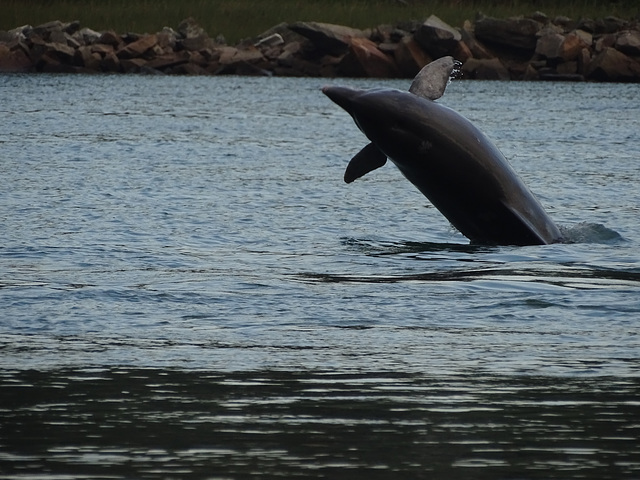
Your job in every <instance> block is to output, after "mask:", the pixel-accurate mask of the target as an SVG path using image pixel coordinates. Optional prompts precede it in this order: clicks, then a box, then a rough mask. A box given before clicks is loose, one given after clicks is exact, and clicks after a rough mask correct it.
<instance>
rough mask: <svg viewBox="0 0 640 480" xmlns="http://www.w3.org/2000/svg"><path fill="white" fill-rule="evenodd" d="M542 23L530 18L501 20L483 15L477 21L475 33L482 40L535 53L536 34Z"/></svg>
mask: <svg viewBox="0 0 640 480" xmlns="http://www.w3.org/2000/svg"><path fill="white" fill-rule="evenodd" d="M540 27H541V24H540V23H538V22H536V21H535V20H532V19H530V18H508V19H506V20H501V19H497V18H492V17H483V18H481V19H479V20H477V21H476V24H475V34H476V38H477V39H479V40H480V41H483V42H487V43H491V44H495V45H500V46H502V47H507V48H515V49H520V50H525V51H527V52H531V53H533V51H534V50H535V48H536V44H537V40H538V39H537V37H536V34H537V33H538V30H540Z"/></svg>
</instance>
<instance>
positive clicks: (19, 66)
mask: <svg viewBox="0 0 640 480" xmlns="http://www.w3.org/2000/svg"><path fill="white" fill-rule="evenodd" d="M639 23H640V22H638V20H633V21H626V20H622V19H619V18H615V17H607V18H604V19H599V20H590V19H582V20H578V21H576V20H572V19H569V18H567V17H556V18H553V19H551V18H548V17H547V16H546V15H545V14H543V13H541V12H536V13H534V14H532V15H529V16H525V17H513V18H508V19H498V18H491V17H486V16H482V15H479V16H478V18H476V19H475V21H473V22H470V21H466V22H465V23H464V25H463V26H462V27H460V28H454V27H452V26H450V25H448V24H446V23H445V22H443V21H442V20H440V19H439V18H438V17H436V16H434V15H432V16H430V17H429V18H427V19H426V20H425V21H423V22H418V21H408V22H401V23H398V24H396V25H380V26H377V27H375V28H372V29H367V30H358V29H354V28H350V27H346V26H341V25H331V24H323V23H317V22H297V23H292V24H280V25H277V26H275V27H273V28H271V29H270V30H268V31H267V32H264V33H263V34H262V35H260V36H258V37H257V38H255V39H251V40H245V41H243V42H241V43H240V44H238V45H235V46H230V45H227V44H226V42H225V41H224V39H223V38H222V37H219V38H211V37H209V35H208V34H207V32H205V31H204V30H203V29H202V28H201V27H200V25H199V24H198V23H197V22H196V21H195V20H193V19H191V18H189V19H186V20H184V21H182V22H181V23H180V25H179V26H178V28H177V29H176V30H173V29H172V28H169V27H165V28H163V29H162V31H160V32H157V33H154V34H135V33H126V34H118V33H116V32H114V31H111V30H109V31H104V32H96V31H94V30H92V29H90V28H87V27H82V26H81V25H80V23H79V22H77V21H75V22H69V23H64V22H61V21H53V22H49V23H46V24H43V25H39V26H36V27H32V26H22V27H18V28H15V29H13V30H10V31H8V32H4V31H0V72H28V73H31V72H34V73H35V72H48V73H138V74H140V73H146V74H182V75H224V74H233V75H275V76H305V77H309V76H310V77H375V78H412V77H413V76H415V74H416V73H417V72H418V71H419V70H420V68H422V67H423V66H424V65H426V64H427V63H429V62H430V61H432V60H435V59H436V58H439V57H442V56H445V55H452V56H453V57H455V58H456V59H458V60H460V61H461V62H462V78H466V79H491V80H565V81H584V80H587V81H606V82H640V24H639Z"/></svg>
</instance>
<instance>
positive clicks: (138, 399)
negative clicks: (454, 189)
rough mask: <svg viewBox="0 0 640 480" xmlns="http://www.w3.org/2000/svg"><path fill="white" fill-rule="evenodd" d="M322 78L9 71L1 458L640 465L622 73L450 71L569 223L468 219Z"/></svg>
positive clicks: (266, 473)
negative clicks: (411, 179) (419, 183)
mask: <svg viewBox="0 0 640 480" xmlns="http://www.w3.org/2000/svg"><path fill="white" fill-rule="evenodd" d="M334 83H342V84H350V85H360V86H363V87H367V86H380V85H385V86H389V87H396V88H401V89H406V88H407V87H408V83H409V82H401V81H393V82H382V81H365V80H342V81H336V82H334ZM322 84H323V82H322V81H320V80H316V79H282V78H260V79H254V78H234V77H216V78H197V77H196V78H176V77H154V76H150V77H146V76H79V75H77V76H64V75H61V76H47V75H35V76H20V75H10V76H0V114H1V115H2V118H3V122H2V124H3V127H2V129H0V239H1V242H0V476H2V478H25V477H27V478H51V479H53V478H56V479H59V478H83V477H86V478H185V477H193V478H196V477H197V478H234V479H235V478H252V477H260V478H271V477H285V478H349V479H352V478H367V479H370V478H442V479H450V478H479V479H484V478H486V479H499V478H504V479H507V478H508V479H527V478H541V479H542V478H593V479H605V478H611V479H620V478H640V446H639V445H640V443H639V442H638V438H640V335H639V334H640V248H639V247H640V224H639V223H640V222H639V221H638V218H639V214H640V188H639V186H640V168H639V162H640V90H639V89H638V88H637V86H636V85H612V84H552V83H523V82H513V83H497V82H464V81H456V82H454V83H452V84H451V85H450V86H449V88H448V90H447V93H446V94H445V96H444V97H443V98H442V99H441V100H440V102H441V103H443V104H446V105H448V106H450V107H452V108H454V109H456V110H457V111H459V112H460V113H462V114H463V115H465V116H467V117H468V118H470V119H471V120H472V121H473V122H474V123H475V124H476V125H477V126H479V127H480V128H481V129H482V130H484V131H485V132H486V133H487V134H488V136H489V137H490V138H492V139H493V140H494V141H495V143H496V144H497V145H498V147H499V148H500V149H501V150H502V152H503V153H504V154H505V156H506V157H507V158H509V159H510V161H511V163H512V164H513V166H514V168H515V169H516V170H517V171H518V172H519V173H520V174H521V176H522V177H523V178H524V180H525V182H526V183H527V184H528V185H529V186H530V187H531V189H532V190H533V191H534V192H535V193H536V194H537V195H538V196H539V198H540V199H541V201H542V203H543V204H544V205H545V207H546V208H547V210H548V211H549V213H550V214H551V216H552V217H553V218H554V219H555V220H556V221H557V222H558V223H559V225H561V227H562V229H563V231H564V232H565V234H566V235H567V237H568V238H569V239H570V240H571V243H565V244H556V245H548V246H535V247H479V246H469V245H468V242H467V240H466V239H465V238H464V237H463V236H462V235H460V234H459V233H457V232H456V231H455V230H454V229H453V228H452V227H451V226H450V225H449V224H448V222H447V221H446V220H445V219H444V217H442V215H441V214H440V213H439V212H438V211H437V210H436V209H435V208H433V207H432V206H431V205H430V204H429V202H428V200H427V199H425V198H424V197H423V196H422V195H421V194H420V193H419V192H417V191H416V190H415V189H414V188H413V187H412V186H411V184H409V183H408V182H407V181H406V180H405V179H404V178H403V177H402V176H401V175H400V174H399V172H398V171H397V170H396V169H395V167H394V166H393V165H390V164H389V165H386V166H385V167H384V168H382V169H379V170H376V171H375V172H372V173H370V174H369V175H367V176H366V177H363V178H362V179H360V180H358V181H356V182H355V183H353V184H351V185H345V184H344V183H343V181H342V175H343V172H344V168H345V166H346V163H347V162H348V160H349V159H350V158H351V157H352V156H353V155H354V154H355V153H356V152H357V151H358V150H359V149H360V148H361V147H362V146H363V145H365V144H366V139H365V138H364V137H363V136H362V134H361V133H360V132H359V131H358V129H357V127H356V126H355V125H354V124H353V122H352V120H351V118H350V117H349V116H348V115H347V114H346V113H344V112H343V111H342V110H340V109H339V108H338V107H337V106H336V105H334V104H333V103H331V102H330V101H329V100H328V99H327V98H326V97H324V96H323V95H322V94H321V93H320V91H319V88H320V87H321V86H322Z"/></svg>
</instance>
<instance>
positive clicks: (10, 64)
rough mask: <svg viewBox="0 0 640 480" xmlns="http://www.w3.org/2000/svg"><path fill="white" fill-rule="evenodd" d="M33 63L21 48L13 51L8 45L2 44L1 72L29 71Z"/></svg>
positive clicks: (0, 50) (0, 52)
mask: <svg viewBox="0 0 640 480" xmlns="http://www.w3.org/2000/svg"><path fill="white" fill-rule="evenodd" d="M32 67H33V64H32V62H31V60H30V59H29V57H28V56H27V55H26V54H25V53H24V52H23V51H22V50H21V49H16V50H14V51H12V50H11V49H10V48H9V47H8V46H7V45H2V44H0V72H27V71H29V70H31V68H32Z"/></svg>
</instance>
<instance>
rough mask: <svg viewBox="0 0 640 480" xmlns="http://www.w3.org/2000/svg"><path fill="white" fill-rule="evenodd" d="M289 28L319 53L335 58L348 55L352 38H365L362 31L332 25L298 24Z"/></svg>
mask: <svg viewBox="0 0 640 480" xmlns="http://www.w3.org/2000/svg"><path fill="white" fill-rule="evenodd" d="M289 28H290V29H291V30H293V31H294V32H296V33H297V34H299V35H302V36H303V37H305V38H307V39H309V40H310V41H311V43H312V44H313V46H314V47H315V48H316V50H318V51H319V52H321V53H326V54H329V55H334V56H339V55H343V54H344V53H346V52H347V50H349V46H350V45H351V43H350V40H351V39H352V38H364V36H365V35H364V32H362V30H358V29H356V28H351V27H345V26H343V25H333V24H330V23H319V22H296V23H293V24H291V25H289Z"/></svg>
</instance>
